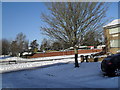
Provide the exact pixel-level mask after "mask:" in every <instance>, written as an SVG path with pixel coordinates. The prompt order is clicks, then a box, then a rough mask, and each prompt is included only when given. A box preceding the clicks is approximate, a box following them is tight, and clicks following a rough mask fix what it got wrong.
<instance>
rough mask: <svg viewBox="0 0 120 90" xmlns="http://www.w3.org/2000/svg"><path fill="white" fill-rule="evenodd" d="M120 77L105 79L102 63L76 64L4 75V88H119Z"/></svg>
mask: <svg viewBox="0 0 120 90" xmlns="http://www.w3.org/2000/svg"><path fill="white" fill-rule="evenodd" d="M118 80H119V77H103V76H102V73H101V70H100V62H91V63H82V64H80V68H74V63H72V62H71V63H68V64H64V65H58V66H52V67H48V68H37V69H33V70H24V71H18V72H11V73H4V74H2V87H3V88H118V87H119V86H118V85H119V83H118Z"/></svg>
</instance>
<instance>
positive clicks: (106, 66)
mask: <svg viewBox="0 0 120 90" xmlns="http://www.w3.org/2000/svg"><path fill="white" fill-rule="evenodd" d="M101 70H102V71H103V72H104V73H105V74H106V75H108V76H120V53H119V54H114V55H111V56H108V57H106V58H104V59H103V61H102V62H101Z"/></svg>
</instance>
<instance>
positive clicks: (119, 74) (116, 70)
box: [115, 68, 120, 76]
mask: <svg viewBox="0 0 120 90" xmlns="http://www.w3.org/2000/svg"><path fill="white" fill-rule="evenodd" d="M115 75H116V76H120V69H119V68H117V69H115Z"/></svg>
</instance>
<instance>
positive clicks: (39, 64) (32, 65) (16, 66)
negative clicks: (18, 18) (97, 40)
mask: <svg viewBox="0 0 120 90" xmlns="http://www.w3.org/2000/svg"><path fill="white" fill-rule="evenodd" d="M70 61H73V59H62V60H52V61H41V62H27V63H17V64H14V63H13V64H7V65H1V67H0V73H5V72H10V71H18V70H24V69H34V68H36V67H43V66H47V65H53V64H60V63H61V64H62V63H63V64H64V63H69V62H70Z"/></svg>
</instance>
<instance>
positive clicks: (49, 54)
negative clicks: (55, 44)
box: [30, 49, 102, 58]
mask: <svg viewBox="0 0 120 90" xmlns="http://www.w3.org/2000/svg"><path fill="white" fill-rule="evenodd" d="M100 51H102V50H101V49H88V50H78V54H84V53H94V52H100ZM63 55H74V51H73V50H71V51H58V52H48V53H37V54H34V55H33V56H31V57H30V58H38V57H50V56H63Z"/></svg>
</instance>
